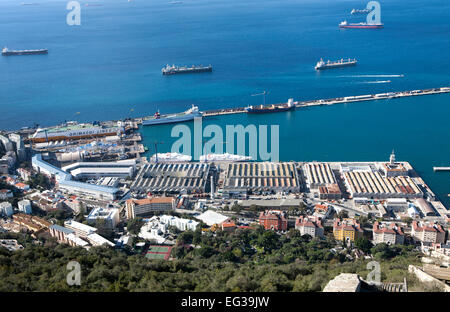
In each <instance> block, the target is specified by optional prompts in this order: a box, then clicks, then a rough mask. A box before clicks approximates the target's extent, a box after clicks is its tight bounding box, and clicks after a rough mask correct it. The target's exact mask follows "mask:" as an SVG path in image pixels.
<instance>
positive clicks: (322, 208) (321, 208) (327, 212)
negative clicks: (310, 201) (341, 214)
mask: <svg viewBox="0 0 450 312" xmlns="http://www.w3.org/2000/svg"><path fill="white" fill-rule="evenodd" d="M333 212H334V208H333V206H330V205H321V204H316V205H315V206H314V216H316V217H319V218H322V219H327V218H329V217H331V216H332V214H333Z"/></svg>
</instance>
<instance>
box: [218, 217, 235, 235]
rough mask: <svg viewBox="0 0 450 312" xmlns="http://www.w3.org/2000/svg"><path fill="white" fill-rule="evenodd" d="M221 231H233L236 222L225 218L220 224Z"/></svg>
mask: <svg viewBox="0 0 450 312" xmlns="http://www.w3.org/2000/svg"><path fill="white" fill-rule="evenodd" d="M220 227H221V228H222V231H225V232H233V231H234V230H235V229H236V222H234V221H233V220H232V219H227V220H225V221H223V222H222V223H221V224H220Z"/></svg>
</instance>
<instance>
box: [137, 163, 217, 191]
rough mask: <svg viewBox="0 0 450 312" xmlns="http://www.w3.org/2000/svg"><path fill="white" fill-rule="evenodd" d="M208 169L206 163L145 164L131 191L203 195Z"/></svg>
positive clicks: (208, 166)
mask: <svg viewBox="0 0 450 312" xmlns="http://www.w3.org/2000/svg"><path fill="white" fill-rule="evenodd" d="M209 169H210V165H209V164H207V163H164V164H161V163H158V164H145V165H144V166H143V167H142V168H141V169H140V170H139V172H138V174H137V176H136V178H135V179H134V181H133V183H132V185H131V189H132V190H133V191H138V192H151V193H204V192H205V188H206V182H207V179H208V174H209Z"/></svg>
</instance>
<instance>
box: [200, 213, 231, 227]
mask: <svg viewBox="0 0 450 312" xmlns="http://www.w3.org/2000/svg"><path fill="white" fill-rule="evenodd" d="M195 218H196V219H198V220H202V221H203V222H205V223H206V224H207V225H209V226H212V225H214V224H220V223H222V222H223V221H225V220H226V219H228V217H227V216H224V215H223V214H220V213H217V212H215V211H212V210H206V211H205V212H204V213H202V214H201V215H199V216H197V217H195Z"/></svg>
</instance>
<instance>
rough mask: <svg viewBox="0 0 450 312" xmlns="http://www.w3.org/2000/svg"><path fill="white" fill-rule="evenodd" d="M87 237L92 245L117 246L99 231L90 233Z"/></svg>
mask: <svg viewBox="0 0 450 312" xmlns="http://www.w3.org/2000/svg"><path fill="white" fill-rule="evenodd" d="M86 238H87V240H88V241H89V243H91V245H92V246H104V245H106V246H111V247H114V246H115V245H114V244H113V243H111V242H110V241H109V240H107V239H106V238H104V237H103V236H100V235H98V234H97V233H92V234H89V235H88V236H87V237H86Z"/></svg>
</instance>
